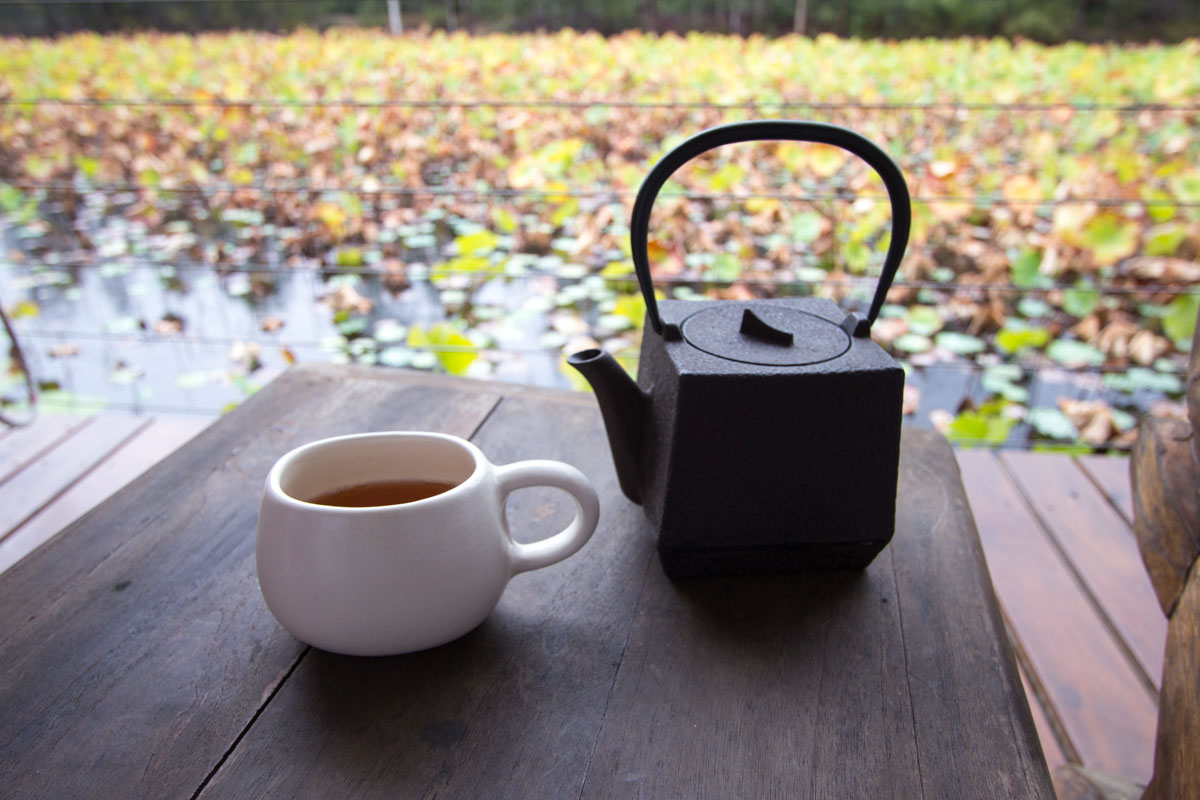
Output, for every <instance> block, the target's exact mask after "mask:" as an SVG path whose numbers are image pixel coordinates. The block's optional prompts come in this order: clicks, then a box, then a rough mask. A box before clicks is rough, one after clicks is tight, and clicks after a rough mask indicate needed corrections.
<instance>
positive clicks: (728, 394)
mask: <svg viewBox="0 0 1200 800" xmlns="http://www.w3.org/2000/svg"><path fill="white" fill-rule="evenodd" d="M757 140H792V141H802V142H818V143H823V144H827V145H833V146H836V147H839V148H842V149H844V150H846V151H848V152H850V153H852V154H853V155H856V156H858V157H859V158H861V159H862V160H863V161H865V162H866V163H867V164H868V165H870V166H871V167H872V168H873V169H874V170H875V172H876V173H878V174H879V176H880V177H881V178H882V179H883V183H884V186H885V188H886V189H887V193H888V198H889V200H890V202H891V206H892V227H891V241H890V243H889V245H888V250H887V255H886V257H885V260H884V265H883V270H882V275H881V277H880V280H879V284H878V286H877V287H876V291H875V295H874V298H873V300H872V302H871V305H870V308H869V310H868V312H867V314H866V316H862V315H861V314H859V313H856V312H851V313H845V312H843V311H842V310H840V309H839V308H838V306H837V305H836V304H834V303H833V302H832V301H830V300H827V299H824V298H818V297H798V298H777V299H763V300H752V301H748V302H742V301H683V300H663V301H662V302H661V303H660V302H659V301H658V300H657V299H656V298H655V295H654V286H653V284H652V282H651V275H650V262H649V256H648V251H647V232H648V229H649V224H650V210H651V207H652V206H653V204H654V200H655V198H656V197H657V195H658V192H659V190H660V189H661V188H662V186H663V184H664V183H666V181H667V179H668V178H670V176H671V175H672V174H673V173H674V172H675V171H676V170H677V169H678V168H679V167H681V166H683V164H685V163H686V162H688V161H689V160H691V159H692V158H695V157H696V156H698V155H700V154H702V153H705V152H707V151H709V150H711V149H713V148H716V147H719V146H721V145H726V144H733V143H738V142H749V141H757ZM911 218H912V211H911V207H910V201H909V195H908V187H907V185H906V184H905V181H904V176H903V175H902V174H901V172H900V169H899V168H898V167H897V166H896V164H895V162H894V161H892V159H891V158H890V157H889V156H888V155H887V154H886V153H885V152H884V151H883V150H881V149H880V148H879V147H878V146H876V145H875V144H874V143H872V142H871V141H870V140H869V139H867V138H865V137H863V136H862V135H860V134H858V133H856V132H854V131H851V130H848V129H846V128H842V127H838V126H835V125H828V124H823V123H817V122H806V121H797V120H754V121H749V122H740V123H733V124H728V125H722V126H719V127H715V128H711V129H708V130H706V131H703V132H701V133H699V134H696V135H695V136H693V137H691V138H689V139H687V140H686V141H684V142H683V143H682V144H680V145H678V146H677V147H675V148H674V149H673V150H671V151H670V152H668V153H667V154H666V155H665V156H664V157H663V158H662V159H661V160H660V161H659V162H658V163H657V164H655V165H654V167H653V168H652V169H651V170H650V172H649V174H648V175H647V176H646V178H645V180H644V181H643V183H642V185H641V188H640V189H639V190H638V194H637V197H636V200H635V202H634V206H633V215H632V219H631V221H630V225H629V228H630V234H629V236H630V242H631V244H632V251H633V263H634V267H635V271H636V274H637V280H638V285H639V286H640V288H641V292H642V295H643V296H644V297H645V300H646V325H645V327H644V333H643V337H642V345H641V355H640V359H639V366H638V378H637V382H636V383H635V382H634V381H633V379H632V378H630V377H629V375H628V374H627V373H626V372H625V370H624V369H623V368H622V367H621V366H620V365H619V364H618V363H617V361H616V360H615V359H614V358H613V357H612V355H611V354H609V353H607V352H605V351H603V350H600V349H590V350H583V351H581V352H578V353H574V354H573V355H571V356H570V357H568V359H567V362H568V363H569V364H571V366H573V367H575V368H576V369H577V370H579V371H580V372H581V373H582V374H583V376H584V377H585V378H586V379H587V380H588V382H589V383H590V384H591V385H592V388H593V390H594V391H595V395H596V398H597V402H598V403H599V406H600V411H601V415H602V417H603V419H604V424H605V428H606V430H607V433H608V440H609V446H610V448H611V450H612V456H613V462H614V464H615V466H616V470H617V477H618V481H619V483H620V486H621V490H622V492H623V493H624V494H625V496H626V497H628V498H629V499H630V500H631V501H633V502H634V503H638V504H641V505H642V506H643V508H644V510H645V513H646V516H647V517H648V518H649V519H650V521H651V523H652V524H653V527H654V530H655V533H656V537H657V548H658V553H659V557H660V560H661V562H662V567H663V569H664V571H665V572H666V573H667V575H668V576H669V577H671V578H685V577H694V576H705V575H722V574H748V573H770V572H805V571H823V570H832V569H861V568H863V567H866V566H867V565H868V564H869V563H870V562H871V561H872V560H873V559H874V558H875V556H876V555H878V554H879V552H880V551H881V550H882V549H883V548H884V547H885V546H886V545H887V544H888V542H889V541H890V540H891V538H892V534H893V531H894V528H895V511H896V486H897V477H898V469H899V460H900V421H901V416H902V398H903V391H904V371H903V370H902V369H901V368H900V366H899V365H898V364H897V363H896V362H895V361H894V360H893V359H892V358H891V357H890V356H889V355H888V354H887V353H886V352H885V351H884V350H883V348H881V347H880V346H879V345H878V344H877V343H876V342H875V341H873V340H872V339H871V335H870V334H871V325H872V323H873V322H874V321H875V318H876V317H877V316H878V314H879V310H880V308H881V306H882V305H883V302H884V298H885V297H886V295H887V291H888V288H889V287H890V286H891V283H892V279H893V278H894V277H895V274H896V270H897V268H898V267H899V265H900V260H901V258H902V257H903V256H904V250H905V247H906V245H907V243H908V234H909V227H910V223H911Z"/></svg>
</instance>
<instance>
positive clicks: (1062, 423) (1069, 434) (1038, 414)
mask: <svg viewBox="0 0 1200 800" xmlns="http://www.w3.org/2000/svg"><path fill="white" fill-rule="evenodd" d="M1025 421H1026V422H1028V423H1029V424H1030V425H1032V426H1033V428H1034V430H1036V431H1037V432H1038V433H1040V434H1041V435H1042V436H1046V437H1049V438H1051V439H1067V440H1070V439H1075V438H1077V437H1078V436H1079V429H1078V428H1076V427H1075V423H1073V422H1071V419H1070V417H1068V416H1067V415H1066V414H1064V413H1063V412H1062V411H1060V410H1058V409H1057V408H1045V407H1039V408H1031V409H1029V413H1027V414H1026V415H1025Z"/></svg>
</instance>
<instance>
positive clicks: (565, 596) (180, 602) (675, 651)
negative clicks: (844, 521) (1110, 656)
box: [0, 366, 1053, 799]
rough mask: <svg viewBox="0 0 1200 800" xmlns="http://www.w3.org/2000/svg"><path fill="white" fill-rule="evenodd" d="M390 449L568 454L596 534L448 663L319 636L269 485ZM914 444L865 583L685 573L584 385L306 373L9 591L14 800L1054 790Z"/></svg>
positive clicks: (551, 517) (2, 707)
mask: <svg viewBox="0 0 1200 800" xmlns="http://www.w3.org/2000/svg"><path fill="white" fill-rule="evenodd" d="M386 429H431V430H441V431H447V432H451V433H455V434H459V435H462V436H468V437H471V438H472V439H473V440H474V441H475V442H476V443H478V444H479V445H480V446H481V447H482V448H483V450H484V451H485V452H486V453H487V454H488V455H489V456H490V457H491V458H492V459H493V460H494V461H496V462H497V463H504V462H508V461H514V460H518V459H524V458H531V457H542V458H555V459H560V460H563V461H567V462H569V463H572V464H575V465H576V466H578V467H579V468H580V469H582V470H583V471H584V472H585V473H587V474H588V475H589V476H590V477H591V478H592V480H593V481H594V482H595V484H596V486H597V489H598V491H599V493H600V496H601V503H602V508H603V514H602V518H601V522H600V527H599V529H598V530H597V532H596V534H595V536H594V537H593V539H592V541H591V542H590V543H589V544H588V545H587V546H586V547H585V548H584V549H583V550H582V551H581V552H580V553H579V554H578V555H577V556H574V557H573V558H571V559H568V560H567V561H565V562H563V563H561V564H559V565H556V566H553V567H550V568H547V569H544V570H539V571H537V572H533V573H528V574H524V575H521V576H518V577H517V578H515V579H514V580H513V582H512V583H511V584H510V586H509V588H508V590H507V592H506V593H505V595H504V598H503V599H502V600H501V603H500V605H499V607H498V608H497V610H496V611H495V612H494V613H493V614H492V616H491V617H490V618H489V619H488V620H487V621H486V622H485V623H484V624H483V625H482V626H480V627H479V628H478V629H476V630H475V631H474V632H472V633H471V634H469V635H467V636H466V637H464V638H462V639H460V640H458V641H456V642H454V643H451V644H449V645H446V646H443V647H440V648H436V649H433V650H429V651H426V652H423V653H417V654H412V655H408V656H399V657H394V658H377V659H362V658H351V657H345V656H336V655H331V654H328V653H325V652H322V651H319V650H314V649H311V648H308V647H306V646H304V645H302V644H300V643H299V642H297V641H295V640H294V639H292V638H291V637H290V636H289V635H288V634H286V633H285V632H284V631H283V630H282V629H281V628H280V627H279V625H278V624H277V623H276V622H275V620H274V618H273V617H272V616H271V614H270V612H269V611H268V610H267V608H266V605H265V604H264V603H263V601H262V597H261V595H260V594H259V591H258V586H257V583H256V580H255V573H254V528H255V519H256V514H257V508H258V501H259V497H260V492H261V488H262V482H263V478H264V476H265V474H266V472H267V469H268V468H269V467H270V465H271V464H272V463H273V462H274V460H275V459H276V458H278V457H279V456H280V455H282V454H283V453H284V452H285V451H287V450H289V449H290V448H292V447H294V446H296V445H298V444H300V443H303V442H307V441H310V440H312V439H316V438H320V437H324V436H331V435H336V434H342V433H349V432H355V431H368V430H386ZM902 450H903V455H902V469H901V480H900V488H899V497H900V502H899V506H898V512H897V533H896V537H895V539H894V541H893V542H892V544H891V545H890V546H889V547H888V548H887V549H885V550H884V552H883V553H882V554H881V555H880V557H879V558H878V559H876V561H875V562H874V563H873V564H872V565H871V567H870V568H869V569H867V570H865V571H864V572H859V573H842V574H824V575H809V576H784V577H772V578H737V579H710V580H704V581H695V582H690V583H680V584H672V583H671V582H670V581H668V580H667V579H666V578H665V577H664V576H663V574H662V571H661V569H660V568H659V565H658V563H657V559H656V557H655V554H654V549H653V543H652V542H651V539H650V535H649V530H648V525H647V523H645V521H644V519H643V517H642V514H641V510H640V509H639V508H638V507H636V506H634V505H632V504H630V503H629V502H627V501H626V500H624V499H623V497H622V496H621V494H620V491H619V489H618V487H617V482H616V476H615V474H614V473H613V469H612V465H611V460H610V457H609V454H608V449H607V445H606V443H605V439H604V434H603V430H602V425H601V422H600V416H599V412H598V410H597V409H596V407H595V401H594V400H593V398H592V397H591V396H589V395H583V394H572V393H565V392H552V391H545V390H538V389H530V388H525V387H518V386H508V385H500V384H493V383H481V382H469V381H463V380H456V379H449V378H442V377H438V376H434V375H428V374H423V373H409V372H400V371H393V370H388V371H383V370H379V371H377V370H373V369H367V368H352V367H329V366H314V367H306V368H297V369H294V370H291V371H289V372H287V373H285V374H284V375H283V376H282V377H281V378H279V379H277V380H276V381H275V382H274V383H272V384H271V385H270V386H268V387H267V388H266V389H264V390H263V391H262V392H260V393H258V394H257V395H255V396H254V397H253V398H251V399H250V400H249V401H247V402H246V403H245V404H244V405H242V406H241V407H239V408H238V409H236V410H235V411H233V412H232V413H230V414H229V415H228V416H226V417H225V418H223V419H222V420H220V421H219V422H218V423H217V424H215V425H214V426H212V427H211V428H209V429H208V430H206V431H205V432H204V433H202V434H201V435H200V436H198V437H197V438H196V439H194V440H192V441H191V442H190V443H189V444H187V445H186V446H184V447H183V448H181V449H180V450H178V451H176V452H175V453H174V454H173V455H171V456H169V457H168V458H167V459H166V460H164V461H163V462H162V463H160V464H159V465H158V466H157V467H155V468H154V469H152V470H151V471H150V472H148V473H146V474H145V475H143V476H142V477H141V478H139V479H138V480H137V481H135V482H134V483H133V484H131V485H130V486H128V487H126V488H125V489H123V490H122V491H121V492H119V493H118V494H116V495H114V496H113V497H112V498H110V499H109V500H108V501H106V502H105V503H104V504H103V505H101V506H100V507H99V508H97V509H96V510H95V511H93V512H92V513H91V514H89V515H87V516H86V517H84V518H83V519H81V520H80V521H79V522H77V523H76V524H74V525H72V526H71V527H70V528H68V529H67V530H66V531H64V532H63V533H62V534H60V535H59V536H57V537H56V538H55V539H53V540H51V542H50V543H49V544H47V545H46V546H44V547H42V548H41V549H40V550H38V551H37V552H35V553H33V554H32V555H31V556H29V557H28V558H26V559H24V560H23V561H21V562H20V563H19V564H17V565H16V566H15V567H13V568H12V569H11V570H9V571H8V572H7V573H5V574H4V575H2V576H0V620H3V623H2V625H3V627H2V628H0V630H2V639H0V794H2V795H3V796H6V797H8V796H12V797H26V796H41V797H54V798H70V797H116V796H119V797H154V798H168V797H184V798H187V797H201V798H213V797H231V798H247V797H319V798H331V797H355V798H368V797H388V798H395V797H404V798H407V797H417V796H438V797H464V798H491V797H516V798H559V797H567V796H570V797H584V798H590V797H652V798H665V797H687V798H701V797H711V798H740V797H785V798H793V797H818V796H827V797H872V798H876V797H897V798H915V797H928V798H957V797H963V798H968V797H969V798H991V797H996V798H1015V797H1025V796H1029V797H1040V798H1047V799H1049V798H1051V797H1052V796H1053V792H1052V789H1051V786H1050V781H1049V777H1048V774H1047V770H1046V767H1045V762H1044V761H1043V759H1042V754H1041V749H1040V747H1039V745H1038V740H1037V736H1036V734H1035V732H1034V726H1033V722H1032V719H1031V717H1030V712H1029V708H1028V706H1027V704H1026V701H1025V697H1024V694H1023V693H1022V689H1021V683H1020V680H1019V678H1018V674H1017V670H1016V666H1015V663H1014V660H1013V656H1012V652H1011V650H1010V647H1009V644H1008V642H1007V640H1006V638H1005V635H1004V630H1003V626H1002V623H1001V619H1000V614H999V611H998V609H997V605H996V601H995V598H994V596H993V594H992V588H991V582H990V580H989V577H988V573H987V569H986V566H985V564H984V560H983V555H982V553H981V550H980V545H979V540H978V537H977V535H976V531H975V526H974V523H973V521H972V518H971V514H970V511H969V509H968V507H967V505H966V501H965V499H964V496H963V491H962V487H961V484H960V481H959V477H958V472H957V468H956V466H955V461H954V457H953V454H952V452H951V450H950V448H949V447H948V446H947V445H946V444H945V442H944V441H942V440H941V439H939V438H938V437H936V436H935V435H933V434H930V433H927V432H922V431H916V430H908V431H906V432H905V434H904V442H903V448H902ZM569 506H570V502H569V501H568V500H567V499H566V498H565V496H562V495H559V494H558V493H556V492H554V491H552V490H542V489H537V490H523V491H521V492H518V493H517V494H515V495H514V496H513V497H512V499H511V500H510V504H509V514H510V519H511V520H512V524H513V528H514V530H515V531H525V532H526V533H527V535H528V536H529V537H530V538H532V537H538V536H542V535H546V534H548V533H550V532H552V531H554V530H556V529H557V528H558V527H561V526H562V524H564V521H565V519H566V518H567V515H568V513H569Z"/></svg>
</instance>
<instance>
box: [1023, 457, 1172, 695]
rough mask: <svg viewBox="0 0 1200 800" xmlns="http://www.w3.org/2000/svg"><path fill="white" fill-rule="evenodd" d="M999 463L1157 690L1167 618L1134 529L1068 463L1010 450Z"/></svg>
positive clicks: (1145, 677)
mask: <svg viewBox="0 0 1200 800" xmlns="http://www.w3.org/2000/svg"><path fill="white" fill-rule="evenodd" d="M1000 458H1001V461H1002V462H1004V463H1007V464H1008V466H1009V468H1010V472H1011V474H1012V476H1013V478H1014V479H1015V480H1016V482H1017V484H1018V486H1019V487H1020V488H1021V490H1022V491H1023V492H1024V493H1025V497H1026V498H1027V499H1028V500H1029V501H1030V502H1031V503H1032V504H1033V510H1034V511H1035V512H1036V513H1037V515H1038V516H1039V517H1041V520H1042V522H1043V523H1045V525H1046V527H1047V528H1048V530H1049V532H1050V534H1051V536H1053V537H1054V540H1055V541H1056V542H1057V543H1058V546H1059V547H1061V548H1062V550H1063V552H1065V553H1066V555H1067V557H1068V558H1069V559H1070V562H1071V564H1072V565H1073V566H1074V568H1075V570H1076V572H1077V573H1078V574H1079V576H1080V578H1082V580H1083V583H1084V586H1086V587H1087V589H1088V590H1089V591H1090V592H1091V594H1092V597H1093V598H1094V600H1095V601H1096V602H1097V603H1098V604H1099V606H1100V610H1101V611H1102V612H1103V614H1104V616H1105V617H1107V619H1108V620H1109V621H1110V622H1111V623H1112V625H1113V627H1114V628H1115V629H1116V631H1117V633H1118V634H1120V636H1121V638H1122V639H1123V640H1124V642H1125V643H1126V644H1127V645H1128V647H1129V649H1130V651H1131V652H1132V654H1133V656H1134V657H1135V659H1136V660H1137V664H1138V666H1139V667H1140V668H1141V670H1142V674H1143V676H1144V678H1143V679H1144V680H1145V681H1146V682H1147V683H1149V684H1150V685H1151V686H1154V687H1155V688H1157V687H1158V684H1159V681H1160V680H1161V678H1162V665H1163V646H1164V645H1165V643H1166V641H1167V620H1166V618H1165V617H1163V614H1162V610H1161V609H1160V608H1159V605H1158V598H1157V597H1156V596H1155V594H1154V587H1153V586H1152V585H1151V584H1150V577H1149V576H1148V575H1147V574H1146V568H1145V567H1144V566H1143V565H1142V557H1141V555H1140V554H1139V553H1138V549H1137V540H1136V539H1135V538H1134V536H1133V531H1131V530H1130V529H1129V526H1128V524H1127V523H1126V522H1125V520H1124V519H1122V518H1121V516H1120V515H1119V514H1118V513H1117V512H1116V510H1115V509H1114V508H1113V507H1112V506H1111V505H1109V504H1108V502H1107V501H1106V499H1105V497H1104V496H1103V495H1102V494H1101V493H1100V491H1099V490H1097V489H1096V487H1095V485H1094V484H1093V483H1092V482H1091V481H1090V480H1088V478H1087V476H1086V475H1084V474H1083V472H1082V471H1081V470H1079V469H1077V468H1076V466H1075V465H1074V464H1073V463H1072V461H1071V460H1070V459H1069V458H1068V457H1066V456H1061V455H1049V454H1046V453H1030V452H1010V453H1005V454H1004V455H1002V456H1001V457H1000Z"/></svg>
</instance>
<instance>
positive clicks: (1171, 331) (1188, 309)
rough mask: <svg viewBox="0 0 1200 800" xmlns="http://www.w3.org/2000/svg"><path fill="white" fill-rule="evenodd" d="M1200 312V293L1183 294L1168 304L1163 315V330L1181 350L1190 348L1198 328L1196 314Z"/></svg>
mask: <svg viewBox="0 0 1200 800" xmlns="http://www.w3.org/2000/svg"><path fill="white" fill-rule="evenodd" d="M1197 314H1200V295H1195V294H1181V295H1179V296H1178V297H1176V298H1175V299H1174V300H1172V301H1171V302H1170V304H1169V305H1168V306H1167V315H1166V316H1164V317H1163V332H1164V333H1166V334H1167V337H1168V338H1170V339H1171V341H1173V342H1175V346H1176V347H1178V348H1179V349H1180V350H1184V351H1186V350H1188V349H1189V347H1190V342H1191V341H1192V334H1193V333H1194V332H1195V330H1196V315H1197Z"/></svg>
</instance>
